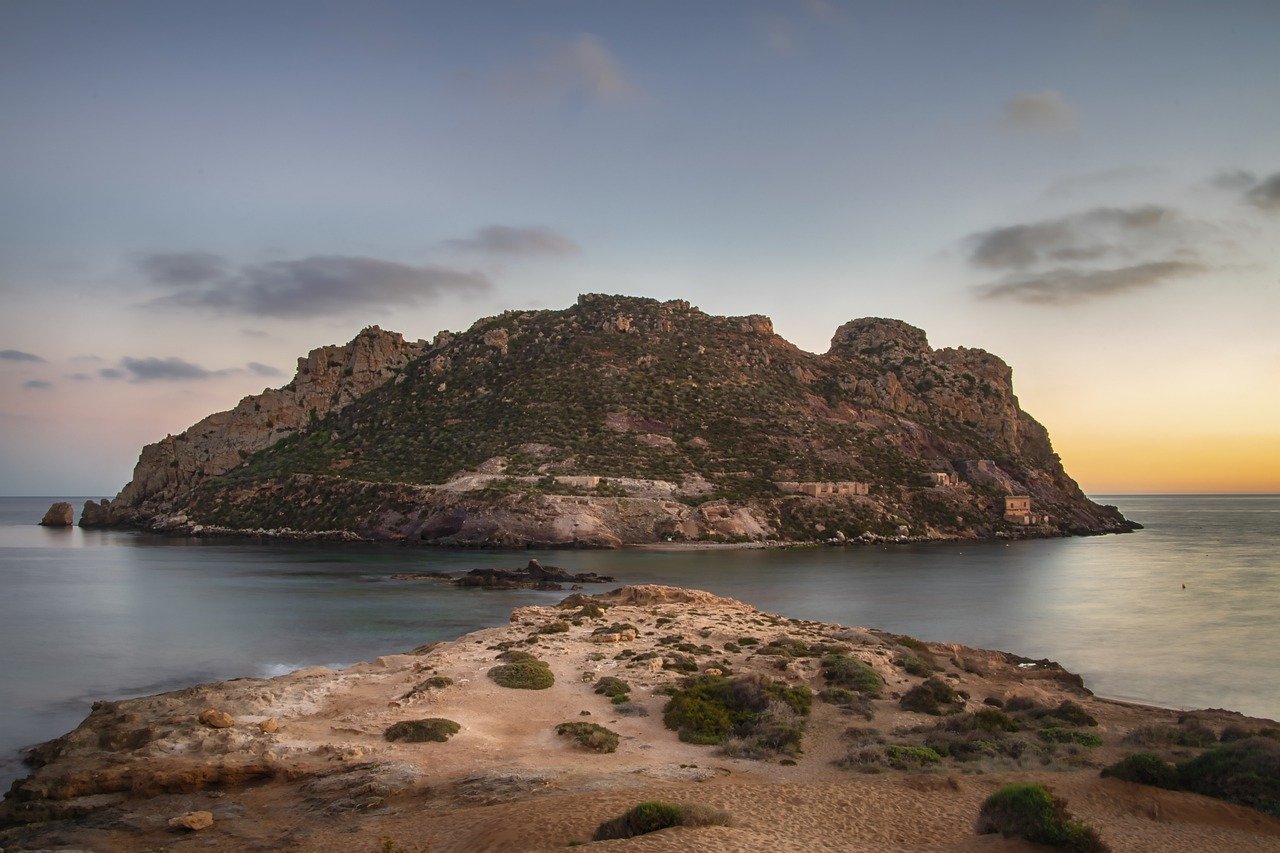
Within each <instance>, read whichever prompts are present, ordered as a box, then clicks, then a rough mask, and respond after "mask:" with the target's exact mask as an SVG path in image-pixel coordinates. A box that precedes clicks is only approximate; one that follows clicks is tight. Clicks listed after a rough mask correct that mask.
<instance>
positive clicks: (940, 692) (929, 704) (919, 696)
mask: <svg viewBox="0 0 1280 853" xmlns="http://www.w3.org/2000/svg"><path fill="white" fill-rule="evenodd" d="M898 705H899V706H900V707H901V708H902V710H904V711H919V712H920V713H922V714H933V715H934V716H941V715H943V714H954V713H957V712H959V711H962V710H963V709H964V697H963V696H961V695H960V694H959V693H957V692H956V691H955V690H954V689H952V687H951V685H950V684H947V683H946V682H945V681H942V680H940V679H937V678H930V679H927V680H925V681H923V682H921V683H920V684H917V685H916V686H915V687H912V688H911V689H910V690H908V691H907V692H906V693H904V694H902V698H901V699H900V700H898Z"/></svg>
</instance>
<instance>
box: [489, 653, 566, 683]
mask: <svg viewBox="0 0 1280 853" xmlns="http://www.w3.org/2000/svg"><path fill="white" fill-rule="evenodd" d="M498 659H499V660H505V661H507V663H502V664H498V665H497V666H495V667H493V668H491V669H490V670H489V677H490V678H492V679H493V680H494V681H495V682H496V683H497V684H498V685H500V686H502V687H510V688H513V689H515V690H546V689H547V688H548V687H550V686H551V685H553V684H555V683H556V677H555V676H554V675H552V674H551V667H549V666H547V663H546V661H542V660H539V659H538V658H536V657H534V656H533V655H531V654H529V653H528V652H521V651H515V650H512V651H507V652H503V653H502V654H500V655H498Z"/></svg>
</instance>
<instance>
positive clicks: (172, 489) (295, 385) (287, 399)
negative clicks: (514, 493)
mask: <svg viewBox="0 0 1280 853" xmlns="http://www.w3.org/2000/svg"><path fill="white" fill-rule="evenodd" d="M428 347H429V344H428V343H427V342H426V341H406V340H405V339H404V336H403V335H401V334H400V333H398V332H387V331H383V330H382V329H380V328H378V327H377V326H369V327H368V328H365V329H362V330H361V331H360V333H359V334H357V335H356V336H355V337H354V338H352V340H351V341H350V342H349V343H346V344H341V345H333V346H325V347H318V348H316V349H313V350H312V351H311V352H309V353H308V354H307V355H306V356H305V357H303V358H299V359H298V371H297V373H296V374H295V375H294V377H293V380H292V381H291V382H289V384H288V385H285V386H284V387H283V388H276V389H267V390H265V391H263V392H262V393H261V394H254V395H252V396H249V397H245V398H244V399H242V400H241V401H240V402H239V403H238V404H237V405H236V407H235V408H234V409H231V410H229V411H225V412H218V413H216V414H213V415H210V416H208V417H207V418H205V419H203V420H201V421H200V422H198V423H196V424H194V425H192V426H191V427H188V428H187V429H186V430H184V431H183V432H182V433H180V434H179V435H176V436H174V435H170V436H167V437H165V438H163V439H161V440H160V441H158V442H156V443H154V444H148V445H147V446H146V447H144V448H143V449H142V453H141V455H140V456H139V457H138V464H137V465H136V466H135V467H134V469H133V479H132V480H130V481H129V483H128V484H126V485H125V487H124V488H123V489H121V491H120V494H119V495H118V496H117V497H116V499H115V500H114V501H109V502H108V501H103V502H102V503H101V504H96V503H94V502H92V501H90V502H89V504H86V506H85V512H84V514H83V515H82V517H81V524H83V525H87V526H91V525H94V524H110V523H121V522H127V521H129V520H131V518H132V517H133V516H136V515H138V514H140V513H141V514H146V515H155V514H157V513H162V512H165V511H167V509H168V508H169V505H170V504H171V503H172V502H173V500H174V499H175V498H177V497H179V496H181V495H183V494H185V493H186V492H188V491H190V490H191V489H192V488H193V487H194V486H196V485H198V484H199V483H201V482H203V481H204V480H206V479H208V478H209V477H215V476H217V475H219V474H223V473H226V472H227V471H230V470H231V469H232V468H234V467H236V466H237V465H239V464H240V463H241V462H243V461H244V460H245V459H246V458H247V457H248V456H250V455H252V454H253V453H256V452H257V451H259V450H261V449H262V448H264V447H268V446H270V445H272V444H274V443H275V442H277V441H279V440H280V439H281V438H284V437H285V436H286V435H289V434H291V433H295V432H300V431H304V430H306V429H307V427H308V426H310V424H311V423H312V422H314V421H315V420H317V419H319V418H321V417H324V416H325V415H326V414H328V413H329V412H332V411H336V410H338V409H342V408H344V407H345V406H347V405H349V404H350V403H351V402H352V401H353V400H356V399H358V398H360V397H362V396H363V395H365V394H367V393H368V392H369V391H371V390H373V389H374V388H376V387H378V386H379V385H382V384H383V383H385V382H386V381H387V380H389V379H391V378H392V377H393V376H395V375H397V374H399V373H400V371H401V370H403V368H404V367H405V365H407V364H408V363H409V362H410V361H412V360H413V359H415V358H417V357H418V356H420V355H422V354H423V353H424V352H426V351H427V349H428Z"/></svg>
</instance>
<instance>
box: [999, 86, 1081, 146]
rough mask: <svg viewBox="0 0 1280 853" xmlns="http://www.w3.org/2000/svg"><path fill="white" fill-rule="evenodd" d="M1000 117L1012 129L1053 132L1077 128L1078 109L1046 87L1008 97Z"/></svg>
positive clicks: (1050, 133) (1041, 132)
mask: <svg viewBox="0 0 1280 853" xmlns="http://www.w3.org/2000/svg"><path fill="white" fill-rule="evenodd" d="M1001 120H1002V122H1003V124H1004V125H1005V127H1009V128H1012V129H1013V130H1019V131H1027V132H1031V133H1040V134H1045V135H1053V134H1059V133H1066V132H1067V131H1069V130H1072V129H1074V128H1075V126H1076V111H1075V109H1074V108H1073V107H1072V106H1071V105H1070V104H1068V103H1067V102H1066V99H1064V98H1063V97H1062V95H1061V94H1059V93H1058V92H1055V91H1053V90H1052V89H1046V90H1044V91H1043V92H1031V93H1028V94H1024V95H1017V96H1015V97H1013V98H1011V99H1009V100H1008V101H1007V102H1005V105H1004V110H1003V112H1002V113H1001Z"/></svg>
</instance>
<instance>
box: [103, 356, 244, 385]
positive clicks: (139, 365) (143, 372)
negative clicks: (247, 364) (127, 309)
mask: <svg viewBox="0 0 1280 853" xmlns="http://www.w3.org/2000/svg"><path fill="white" fill-rule="evenodd" d="M120 366H121V367H123V368H124V369H125V370H126V371H127V372H128V375H129V376H130V377H131V381H133V382H153V381H156V380H163V381H188V380H193V379H195V380H201V379H210V378H212V377H214V376H218V375H225V374H226V373H227V372H228V371H215V370H206V369H205V368H203V367H201V366H200V365H198V364H192V363H191V362H189V361H184V360H183V359H181V358H177V357H176V356H170V357H168V358H156V357H155V356H148V357H147V358H128V357H126V358H122V359H121V360H120Z"/></svg>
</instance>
